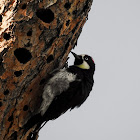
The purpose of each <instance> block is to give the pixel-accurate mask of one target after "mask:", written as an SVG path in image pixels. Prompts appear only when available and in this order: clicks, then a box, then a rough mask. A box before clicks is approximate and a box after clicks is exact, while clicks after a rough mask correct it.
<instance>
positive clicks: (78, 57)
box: [71, 52, 81, 59]
mask: <svg viewBox="0 0 140 140" xmlns="http://www.w3.org/2000/svg"><path fill="white" fill-rule="evenodd" d="M71 53H72V54H73V56H74V57H75V59H81V58H80V56H79V55H77V54H76V53H74V52H71Z"/></svg>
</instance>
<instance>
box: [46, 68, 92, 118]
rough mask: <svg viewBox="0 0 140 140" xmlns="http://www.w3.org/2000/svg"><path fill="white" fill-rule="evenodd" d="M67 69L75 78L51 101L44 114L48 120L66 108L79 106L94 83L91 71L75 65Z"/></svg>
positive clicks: (63, 111)
mask: <svg viewBox="0 0 140 140" xmlns="http://www.w3.org/2000/svg"><path fill="white" fill-rule="evenodd" d="M67 71H69V72H71V73H73V74H76V75H77V76H76V80H75V81H74V82H72V83H70V87H69V88H68V89H67V90H66V91H65V92H63V93H61V95H59V96H57V97H56V98H55V99H54V100H53V101H52V103H51V105H50V106H49V108H48V110H47V111H46V113H45V115H44V117H45V118H47V119H48V120H53V119H56V118H58V117H59V116H60V115H61V114H63V113H65V112H66V111H67V110H68V109H73V108H75V107H80V106H81V104H82V103H83V102H84V101H85V100H86V99H87V97H88V96H89V93H90V91H91V90H92V86H93V83H94V81H93V72H92V71H90V70H83V69H80V68H78V67H76V66H70V67H69V68H68V69H67Z"/></svg>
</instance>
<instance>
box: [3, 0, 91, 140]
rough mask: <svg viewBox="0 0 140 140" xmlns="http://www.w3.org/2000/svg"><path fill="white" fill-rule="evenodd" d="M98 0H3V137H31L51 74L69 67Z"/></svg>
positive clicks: (25, 139) (9, 138)
mask: <svg viewBox="0 0 140 140" xmlns="http://www.w3.org/2000/svg"><path fill="white" fill-rule="evenodd" d="M91 4H92V0H1V1H0V138H1V139H3V140H16V139H17V140H20V139H22V140H27V138H28V135H29V134H30V132H32V130H34V128H35V126H34V127H33V128H31V129H30V130H29V131H28V132H27V133H26V134H25V135H24V134H23V130H24V127H23V126H24V124H25V123H26V122H27V121H28V120H29V119H30V118H31V116H33V115H34V114H36V113H37V111H38V109H39V107H40V103H41V100H42V98H41V94H42V89H43V86H44V84H45V82H46V81H47V80H48V73H50V72H51V71H53V70H54V69H55V68H57V67H58V65H59V64H60V63H61V64H62V65H64V63H65V60H66V59H67V56H68V54H69V52H70V50H71V49H72V48H73V47H74V46H75V44H76V42H77V39H78V37H79V35H80V33H81V31H82V27H83V25H84V23H85V22H86V20H87V15H88V12H89V10H90V8H91Z"/></svg>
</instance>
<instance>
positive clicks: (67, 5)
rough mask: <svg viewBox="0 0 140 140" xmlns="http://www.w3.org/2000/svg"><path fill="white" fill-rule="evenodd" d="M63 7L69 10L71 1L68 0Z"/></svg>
mask: <svg viewBox="0 0 140 140" xmlns="http://www.w3.org/2000/svg"><path fill="white" fill-rule="evenodd" d="M64 7H65V8H66V9H67V10H69V9H70V7H71V3H69V2H67V3H65V5H64Z"/></svg>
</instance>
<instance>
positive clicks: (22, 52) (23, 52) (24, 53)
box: [14, 48, 32, 64]
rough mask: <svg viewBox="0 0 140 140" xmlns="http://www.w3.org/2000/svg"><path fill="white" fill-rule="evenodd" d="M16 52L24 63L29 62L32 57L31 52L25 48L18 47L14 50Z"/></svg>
mask: <svg viewBox="0 0 140 140" xmlns="http://www.w3.org/2000/svg"><path fill="white" fill-rule="evenodd" d="M14 54H15V56H16V58H17V60H18V61H19V62H20V63H23V64H25V63H27V62H28V61H29V60H30V59H31V58H32V55H31V53H30V52H29V51H28V50H27V49H25V48H18V49H16V50H15V51H14Z"/></svg>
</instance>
